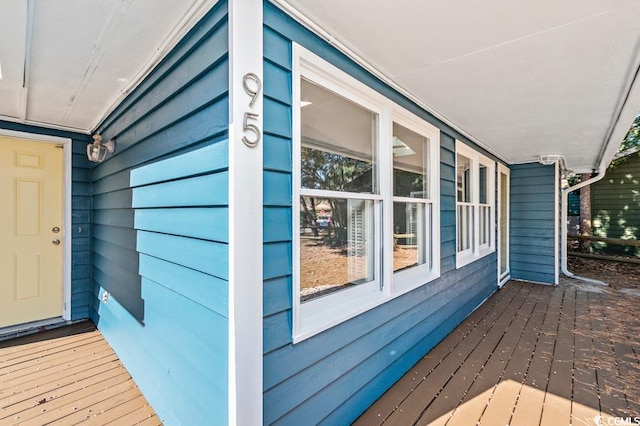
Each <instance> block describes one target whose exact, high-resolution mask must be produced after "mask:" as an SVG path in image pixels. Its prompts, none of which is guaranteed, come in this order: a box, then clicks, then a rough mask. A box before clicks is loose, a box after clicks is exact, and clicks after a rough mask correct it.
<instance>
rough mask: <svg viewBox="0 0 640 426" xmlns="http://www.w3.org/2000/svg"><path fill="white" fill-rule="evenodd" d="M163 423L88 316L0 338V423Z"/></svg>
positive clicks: (26, 424)
mask: <svg viewBox="0 0 640 426" xmlns="http://www.w3.org/2000/svg"><path fill="white" fill-rule="evenodd" d="M143 421H144V422H145V424H155V425H157V424H162V422H161V421H160V419H158V417H157V416H156V414H155V412H154V411H153V409H152V408H151V407H150V406H149V404H148V402H147V401H146V399H145V398H144V396H143V395H142V394H141V393H140V390H139V389H138V387H137V386H136V384H135V383H134V382H133V380H132V379H131V376H130V375H129V373H128V372H127V371H126V369H125V368H124V367H123V366H122V364H121V363H120V360H119V359H118V358H117V356H116V355H115V353H114V352H113V350H112V349H111V348H110V347H109V345H108V344H107V342H106V341H105V340H104V338H103V337H102V335H101V334H100V332H99V331H98V330H96V328H95V326H93V324H91V323H90V322H88V321H86V322H81V323H78V324H74V325H71V326H66V327H61V328H58V329H54V330H49V331H44V332H41V333H36V334H33V335H29V336H24V337H19V338H16V339H12V340H6V341H3V342H0V424H3V425H5V424H6V425H22V426H30V425H38V426H39V425H45V424H61V425H67V424H77V423H80V424H118V425H121V424H122V425H128V424H131V425H133V424H138V423H142V422H143Z"/></svg>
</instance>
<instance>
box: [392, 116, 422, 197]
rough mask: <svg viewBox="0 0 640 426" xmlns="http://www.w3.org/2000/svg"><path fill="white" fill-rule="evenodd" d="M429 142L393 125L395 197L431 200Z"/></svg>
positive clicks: (395, 124) (401, 127)
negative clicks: (429, 190)
mask: <svg viewBox="0 0 640 426" xmlns="http://www.w3.org/2000/svg"><path fill="white" fill-rule="evenodd" d="M428 143H429V140H428V139H427V138H425V137H424V136H422V135H420V134H418V133H416V132H414V131H412V130H409V129H407V128H406V127H403V126H401V125H399V124H398V123H393V195H395V196H396V197H411V198H429V193H428V185H427V176H428V166H427V165H428V164H429V159H428V157H427V155H428V152H429V149H428V148H429V146H428Z"/></svg>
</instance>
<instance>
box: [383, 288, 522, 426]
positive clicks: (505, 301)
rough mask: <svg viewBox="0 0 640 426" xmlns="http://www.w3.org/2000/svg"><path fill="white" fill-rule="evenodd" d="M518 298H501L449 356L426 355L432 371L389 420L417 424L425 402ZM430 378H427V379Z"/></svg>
mask: <svg viewBox="0 0 640 426" xmlns="http://www.w3.org/2000/svg"><path fill="white" fill-rule="evenodd" d="M515 297H517V294H515V293H514V294H513V296H512V297H505V298H501V299H500V301H499V302H498V303H497V304H496V306H495V308H494V309H492V310H491V311H489V312H487V314H486V315H485V316H483V317H482V318H481V319H480V320H479V321H478V322H477V323H476V325H475V327H473V328H471V329H470V331H469V333H467V334H466V335H462V336H460V334H459V333H458V335H459V336H460V338H461V340H459V341H457V342H455V343H456V344H455V347H454V348H453V349H452V350H450V351H447V355H446V356H445V358H444V359H443V360H442V361H439V360H437V359H433V357H432V356H427V357H425V360H426V362H427V363H435V364H436V365H435V367H434V368H433V369H432V371H431V372H429V373H428V375H427V376H426V377H425V379H423V380H421V382H420V383H419V384H418V385H417V386H416V387H415V389H413V390H412V391H411V393H410V394H409V395H407V397H406V398H405V399H404V400H403V401H402V403H401V404H400V406H399V409H398V410H395V411H394V412H393V413H392V414H391V417H389V419H388V421H390V422H391V423H393V424H414V423H415V422H416V421H417V420H418V419H419V418H420V416H421V415H422V412H423V411H424V410H425V405H424V401H425V400H427V399H428V400H429V405H430V404H431V402H432V401H433V400H434V399H435V398H436V396H437V395H438V394H439V393H440V391H441V390H442V389H443V388H444V386H445V385H446V384H447V382H448V381H449V380H450V379H451V377H453V375H454V374H455V372H456V371H457V370H458V369H459V368H460V366H461V365H462V364H463V363H464V360H465V359H466V358H467V357H468V356H469V354H470V353H471V352H472V351H473V349H474V348H475V347H476V346H477V345H478V343H480V341H481V340H482V338H483V336H484V334H485V333H486V332H487V331H488V330H489V329H490V327H491V326H492V325H493V324H494V323H495V321H496V320H497V318H498V317H499V316H500V314H501V313H502V311H503V310H504V309H505V308H506V307H507V306H508V305H509V304H510V303H511V301H512V300H513V299H514V298H515ZM427 379H428V380H427Z"/></svg>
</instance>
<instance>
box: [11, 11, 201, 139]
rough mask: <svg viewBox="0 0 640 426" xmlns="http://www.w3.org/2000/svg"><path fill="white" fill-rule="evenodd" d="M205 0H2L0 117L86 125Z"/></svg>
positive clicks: (154, 58) (183, 27)
mask: <svg viewBox="0 0 640 426" xmlns="http://www.w3.org/2000/svg"><path fill="white" fill-rule="evenodd" d="M207 3H209V4H210V3H211V1H205V0H92V1H85V0H56V1H46V0H2V2H0V69H1V71H0V73H1V78H0V119H7V120H12V121H22V122H27V123H33V124H42V125H45V126H53V127H60V128H65V129H71V130H79V131H84V132H86V131H89V130H91V129H92V128H93V127H94V126H95V125H96V124H97V123H98V122H99V121H100V119H101V118H102V117H103V116H104V115H105V113H106V112H108V111H109V109H110V108H111V107H112V106H113V104H114V103H116V102H117V101H118V100H119V99H120V98H121V97H122V95H123V92H126V91H127V90H128V89H129V88H130V87H131V86H132V85H135V82H136V81H138V80H139V78H140V76H141V75H143V74H144V72H145V69H147V68H148V66H149V65H152V64H153V63H154V62H155V61H157V59H158V58H159V57H161V56H162V55H163V54H164V53H165V52H166V51H167V50H168V49H169V48H170V47H171V46H172V45H173V43H175V41H176V40H177V39H178V38H179V37H180V36H181V35H182V34H184V33H185V32H186V30H187V29H188V27H189V26H190V25H189V24H190V22H192V21H193V19H194V16H195V17H197V15H198V13H201V12H200V10H201V9H203V8H204V7H203V5H204V6H206V4H207Z"/></svg>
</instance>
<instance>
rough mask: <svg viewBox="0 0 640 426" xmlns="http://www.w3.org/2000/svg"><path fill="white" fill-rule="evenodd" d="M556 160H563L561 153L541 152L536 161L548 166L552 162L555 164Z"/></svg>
mask: <svg viewBox="0 0 640 426" xmlns="http://www.w3.org/2000/svg"><path fill="white" fill-rule="evenodd" d="M556 161H564V157H563V156H562V154H557V153H553V154H542V155H540V156H539V157H538V163H540V164H542V165H543V166H550V165H552V164H555V163H556Z"/></svg>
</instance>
